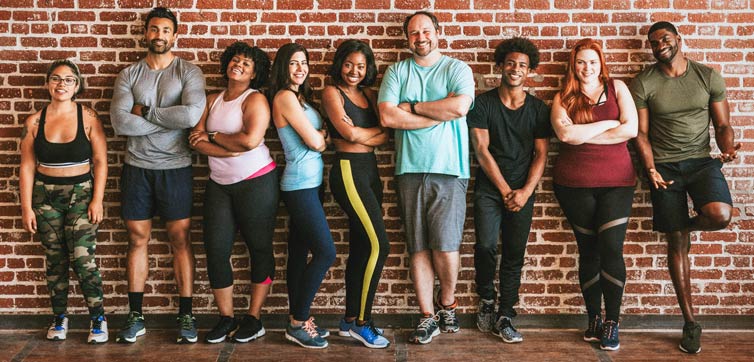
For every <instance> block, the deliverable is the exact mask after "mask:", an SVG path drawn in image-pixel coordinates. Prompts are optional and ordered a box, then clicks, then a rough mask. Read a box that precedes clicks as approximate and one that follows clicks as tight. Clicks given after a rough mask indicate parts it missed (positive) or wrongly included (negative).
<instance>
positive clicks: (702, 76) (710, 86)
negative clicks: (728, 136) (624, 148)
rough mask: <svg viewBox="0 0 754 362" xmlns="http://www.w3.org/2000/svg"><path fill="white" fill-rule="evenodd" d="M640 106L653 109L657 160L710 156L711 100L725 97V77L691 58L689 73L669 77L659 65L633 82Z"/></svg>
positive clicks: (651, 128)
mask: <svg viewBox="0 0 754 362" xmlns="http://www.w3.org/2000/svg"><path fill="white" fill-rule="evenodd" d="M631 94H632V95H633V98H634V103H635V104H636V108H638V109H642V108H648V109H649V142H650V143H651V144H652V154H653V155H654V160H655V162H657V163H662V162H678V161H683V160H688V159H692V158H703V157H709V153H710V151H711V148H710V133H709V125H710V107H709V105H710V102H721V101H723V100H724V99H725V80H723V77H722V76H721V75H720V73H718V72H717V71H715V70H714V69H712V68H710V67H707V66H705V65H702V64H700V63H697V62H695V61H693V60H690V59H689V60H688V68H687V69H686V73H684V74H683V75H681V76H679V77H669V76H667V75H665V73H663V72H662V70H661V69H659V68H658V67H657V65H656V64H655V65H651V66H649V67H647V69H645V70H644V71H643V72H641V73H640V74H639V75H637V76H636V78H635V79H634V80H633V81H632V82H631Z"/></svg>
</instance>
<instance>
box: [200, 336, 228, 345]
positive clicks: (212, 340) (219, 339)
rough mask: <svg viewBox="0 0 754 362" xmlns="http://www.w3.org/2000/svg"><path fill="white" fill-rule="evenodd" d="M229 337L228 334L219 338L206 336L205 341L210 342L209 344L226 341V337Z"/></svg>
mask: <svg viewBox="0 0 754 362" xmlns="http://www.w3.org/2000/svg"><path fill="white" fill-rule="evenodd" d="M227 337H228V336H222V337H220V338H217V339H209V338H204V341H205V342H207V343H209V344H216V343H222V342H225V339H226V338H227Z"/></svg>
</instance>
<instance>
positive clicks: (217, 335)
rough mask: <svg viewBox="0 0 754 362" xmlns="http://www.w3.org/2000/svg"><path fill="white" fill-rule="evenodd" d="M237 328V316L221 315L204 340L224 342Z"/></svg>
mask: <svg viewBox="0 0 754 362" xmlns="http://www.w3.org/2000/svg"><path fill="white" fill-rule="evenodd" d="M236 328H238V323H236V319H235V318H233V317H228V316H223V315H221V316H220V320H219V321H217V324H216V325H215V327H213V328H212V330H211V331H209V332H207V335H206V336H204V341H205V342H207V343H220V342H223V341H225V338H226V337H228V336H229V335H231V334H232V333H233V331H235V330H236Z"/></svg>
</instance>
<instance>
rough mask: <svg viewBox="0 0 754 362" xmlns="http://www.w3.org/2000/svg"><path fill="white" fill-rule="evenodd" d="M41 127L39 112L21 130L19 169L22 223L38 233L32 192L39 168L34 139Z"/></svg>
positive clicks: (25, 228)
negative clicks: (36, 171) (37, 168)
mask: <svg viewBox="0 0 754 362" xmlns="http://www.w3.org/2000/svg"><path fill="white" fill-rule="evenodd" d="M38 126H39V112H37V113H35V114H34V115H32V116H30V117H29V118H27V119H26V122H24V126H23V128H22V129H21V145H20V148H21V167H20V169H19V177H18V178H19V180H18V186H19V189H20V193H21V195H20V196H21V221H22V223H23V226H24V230H26V231H28V232H30V233H32V234H33V233H36V232H37V217H36V215H34V210H33V209H32V207H31V198H32V191H33V188H34V170H35V168H36V166H37V156H36V154H35V153H34V137H35V135H36V134H37V129H38Z"/></svg>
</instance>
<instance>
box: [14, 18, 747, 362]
mask: <svg viewBox="0 0 754 362" xmlns="http://www.w3.org/2000/svg"><path fill="white" fill-rule="evenodd" d="M177 28H178V23H177V19H176V17H175V15H174V14H173V13H172V12H171V11H170V10H168V9H166V8H155V9H153V10H152V11H151V12H150V13H149V14H148V16H147V17H146V24H145V39H146V44H147V46H148V53H147V56H146V57H145V58H144V59H142V60H141V61H139V62H137V63H135V64H133V65H131V66H129V67H127V68H125V69H124V70H123V71H122V72H121V73H120V74H119V76H118V78H117V80H116V84H115V89H114V93H113V100H112V103H111V111H110V116H111V121H112V127H113V129H114V130H115V133H116V134H118V135H121V136H127V138H128V143H127V153H126V158H125V161H124V165H123V170H122V174H121V178H120V188H121V216H122V218H123V219H124V220H125V224H126V228H127V230H128V235H129V250H128V255H127V268H126V270H127V275H128V300H129V314H128V318H127V322H126V324H125V326H124V327H123V328H122V329H121V330H120V331H119V332H118V334H117V337H116V340H117V341H118V342H125V343H132V342H135V341H136V339H137V337H139V336H142V335H144V334H145V333H146V329H145V320H144V315H143V311H142V301H143V298H144V290H145V283H146V279H147V275H148V265H149V264H148V255H147V244H148V241H149V239H150V234H151V227H152V218H153V216H154V215H159V216H160V218H161V219H162V220H163V221H164V222H165V227H166V229H167V235H168V239H169V241H170V246H171V248H172V252H173V256H174V260H173V268H174V272H175V277H176V282H177V286H178V288H177V289H178V293H179V313H178V314H179V317H178V330H179V332H178V335H177V341H178V342H179V343H193V342H196V341H197V340H198V334H197V329H196V321H195V319H194V317H193V314H192V294H193V282H194V255H193V251H192V248H191V244H190V241H189V237H188V235H189V226H190V216H191V206H192V182H193V180H192V168H191V152H192V149H193V150H194V151H196V152H199V153H201V154H204V155H206V156H208V161H209V169H210V174H209V180H208V181H207V184H206V189H205V192H204V206H203V229H204V232H203V235H204V245H205V250H206V254H207V273H208V276H209V281H210V287H211V288H212V292H213V294H214V300H215V303H216V305H217V308H218V311H219V315H220V317H219V319H218V322H217V324H216V325H215V326H214V327H213V328H212V329H211V330H210V331H209V332H208V333H207V334H206V336H205V341H206V342H208V343H219V342H222V341H224V340H225V339H226V338H232V339H233V340H234V341H236V342H248V341H251V340H253V339H256V338H259V337H261V336H263V335H264V334H265V329H264V327H263V325H262V321H261V320H262V316H261V309H262V307H263V305H264V302H265V298H266V296H267V294H268V293H269V290H270V286H271V283H272V281H273V279H274V275H275V261H274V256H273V248H272V239H273V234H274V229H275V221H276V214H277V208H278V203H279V199H282V201H283V202H284V204H285V205H286V209H287V212H288V215H289V225H288V227H289V233H288V262H287V270H286V279H287V289H288V298H289V305H290V311H289V323H288V324H287V327H286V329H285V337H286V338H287V339H288V340H290V341H292V342H294V343H296V344H299V345H301V346H303V347H307V348H325V347H327V346H328V342H327V337H328V336H329V334H330V333H329V331H328V330H327V329H324V328H321V327H318V326H317V325H316V324H315V322H314V318H313V317H312V316H311V313H310V308H311V305H312V302H313V300H314V298H315V295H316V293H317V291H318V290H319V287H320V284H321V282H322V280H323V279H324V277H325V274H326V273H327V271H328V269H329V268H330V266H331V265H332V263H333V262H334V260H335V256H336V252H335V246H334V243H333V239H332V235H331V233H330V229H329V226H328V224H327V219H326V215H325V210H324V209H323V207H322V187H321V186H322V184H323V178H324V163H323V160H322V152H323V151H324V150H325V149H326V148H327V146H328V144H332V145H333V146H334V148H335V151H336V153H335V158H334V161H333V165H332V169H331V171H330V179H329V185H330V189H331V192H332V194H333V196H334V198H335V200H336V201H337V202H338V204H339V205H340V206H341V208H342V209H343V210H344V211H345V213H346V214H347V215H348V218H349V234H348V235H349V254H348V262H347V266H346V277H345V285H346V299H345V304H346V305H345V314H344V317H343V319H342V320H341V321H340V324H339V328H338V334H339V335H341V336H351V337H353V338H355V339H357V340H359V341H360V342H362V343H363V344H364V345H365V346H367V347H370V348H385V347H387V346H389V344H390V342H389V340H388V339H387V338H386V337H385V336H384V335H383V331H382V330H381V329H380V328H377V327H376V326H375V325H374V323H373V321H372V316H371V309H372V304H373V302H374V298H375V292H376V290H377V286H378V284H379V279H380V275H381V272H382V268H383V266H384V263H385V260H386V258H387V256H388V253H389V241H388V237H387V233H386V231H385V225H384V222H383V218H382V215H383V212H382V197H383V195H382V193H383V188H384V186H383V184H382V182H381V181H380V178H379V173H378V169H377V159H376V157H375V154H374V149H375V147H377V146H380V145H382V144H384V143H385V142H387V141H388V137H389V132H388V130H387V129H388V128H392V129H394V130H395V134H394V139H395V148H396V152H395V157H396V162H395V175H396V176H395V181H396V188H397V195H398V201H399V209H400V213H401V218H402V220H403V225H404V228H405V231H406V235H405V239H406V245H407V250H408V252H409V254H410V271H411V277H412V280H413V284H414V288H415V291H416V300H417V303H418V307H419V310H420V312H421V314H422V316H421V318H420V319H419V321H418V324H417V326H416V328H415V330H414V331H413V332H412V333H411V335H410V337H409V339H410V341H411V342H414V343H419V344H426V343H429V342H431V341H432V339H433V337H436V336H438V335H439V334H440V332H441V331H442V332H450V333H452V332H457V331H459V329H460V326H459V323H458V318H457V316H456V312H455V311H456V306H457V301H456V298H455V288H456V282H457V277H458V271H459V264H460V253H459V249H460V244H461V240H462V233H463V225H464V220H465V213H466V190H467V186H468V180H469V178H470V176H471V175H470V167H469V148H470V146H471V147H473V148H474V150H475V154H476V157H477V160H478V161H479V165H480V167H479V168H478V170H477V174H476V183H475V190H474V226H475V233H476V245H475V255H474V261H475V267H476V286H477V293H478V294H479V298H480V302H479V311H478V315H477V326H478V327H479V329H480V330H482V331H485V332H492V333H494V334H496V335H499V336H500V337H501V338H502V339H503V341H505V342H508V343H516V342H521V341H522V340H523V336H522V335H521V333H520V332H519V331H518V330H516V329H515V327H514V325H513V318H514V317H515V316H516V311H515V309H514V306H515V305H516V304H517V302H518V299H519V297H518V295H519V292H518V290H519V286H520V280H521V270H522V267H523V261H524V253H525V250H526V244H527V241H528V238H529V233H530V229H531V223H532V217H533V206H534V199H535V197H534V194H535V190H536V187H537V185H538V184H539V181H540V178H541V176H542V174H543V172H544V169H545V163H546V158H547V152H548V144H549V139H550V137H551V135H552V134H553V131H554V134H555V135H556V136H557V138H558V139H560V140H561V143H560V149H559V150H560V152H559V155H558V158H557V160H556V163H555V165H554V167H553V183H554V186H553V187H554V191H555V195H556V197H557V199H558V201H559V203H560V205H561V207H562V209H563V212H564V214H565V216H566V218H567V219H568V222H569V224H570V225H571V227H572V228H573V232H574V235H575V238H576V241H577V245H578V250H579V282H580V286H581V290H582V293H583V297H584V301H585V304H586V310H587V315H588V319H587V325H588V327H587V329H586V331H585V333H584V340H585V341H589V342H599V343H600V346H601V348H602V349H606V350H616V349H618V348H619V346H620V344H619V338H618V326H619V322H620V305H621V299H622V295H623V289H624V284H625V281H626V270H625V264H624V260H623V251H622V250H623V241H624V238H625V234H626V229H627V226H628V221H629V216H630V213H631V204H632V199H633V193H634V187H635V182H636V173H635V171H634V168H633V164H632V161H631V157H630V154H629V152H628V149H627V142H628V141H629V140H631V139H634V138H636V145H637V153H638V155H639V157H640V158H641V161H642V163H643V164H644V166H645V167H646V171H647V172H646V174H647V176H648V177H649V180H650V183H651V185H652V187H651V189H652V191H651V192H652V202H653V206H654V209H655V214H654V228H655V230H658V231H660V232H663V233H666V234H667V239H668V265H669V269H670V274H671V277H672V279H673V284H674V286H675V289H676V294H677V296H678V300H679V304H680V305H681V311H682V312H683V315H684V319H685V320H686V325H685V326H684V328H683V339H682V340H681V343H680V348H681V349H682V350H683V351H685V352H689V353H696V352H699V351H700V350H701V347H700V342H699V338H700V334H701V327H700V326H699V325H698V324H697V323H696V322H695V321H694V316H693V313H692V308H691V297H690V290H691V287H690V282H689V261H688V251H689V246H690V242H689V232H690V231H693V230H712V229H719V228H723V227H725V226H726V225H727V224H728V223H729V221H730V213H731V205H732V201H731V197H730V192H729V190H728V187H727V184H726V182H725V179H724V178H723V176H722V173H721V172H720V168H721V165H722V163H721V161H722V162H727V161H731V160H733V159H735V158H736V151H737V149H738V148H739V147H740V145H734V142H733V131H732V129H731V127H730V125H729V122H728V117H729V115H728V113H729V112H728V106H727V101H726V99H725V85H724V82H723V80H722V77H721V76H720V74H719V73H717V72H716V71H714V70H712V69H711V68H708V67H706V66H703V65H701V64H699V63H696V62H694V61H691V60H688V59H686V58H685V57H684V56H683V54H682V53H681V52H680V36H679V35H678V32H677V31H676V29H675V27H674V26H673V25H672V24H670V23H667V22H659V23H656V24H654V25H653V26H652V27H651V28H650V29H649V32H648V38H649V42H650V45H651V47H652V51H653V54H654V55H655V58H656V59H657V60H658V62H657V63H656V64H655V65H652V66H649V67H648V68H647V69H646V70H645V71H644V72H643V73H641V74H640V75H639V76H638V77H637V78H636V79H635V80H634V81H633V82H632V86H631V89H630V90H629V87H627V86H626V85H625V84H624V83H623V82H622V81H620V80H616V79H611V78H610V77H609V72H608V70H607V66H606V64H605V57H604V54H603V53H602V49H601V46H600V43H599V42H597V41H594V40H592V39H583V40H581V41H579V42H578V43H576V45H575V46H574V48H573V49H572V51H571V53H570V58H569V62H568V69H567V72H566V75H565V78H564V82H563V89H562V90H561V91H560V92H559V93H558V94H557V95H556V97H555V99H554V101H553V105H552V111H550V109H548V107H547V106H546V105H545V103H544V102H543V101H542V100H540V99H537V98H536V97H534V96H532V95H531V94H529V93H527V92H526V91H525V83H526V80H527V77H528V74H529V72H530V71H532V70H534V69H535V68H536V67H537V65H538V63H539V51H538V49H537V48H536V46H535V45H534V44H533V43H532V42H531V41H529V40H528V39H525V38H520V37H514V38H511V39H507V40H505V41H503V42H501V43H500V44H499V45H498V46H497V48H496V50H495V63H496V65H497V66H498V67H499V69H500V70H501V71H502V75H501V82H500V86H499V87H497V88H495V89H492V90H490V91H487V92H485V93H483V94H480V95H479V96H476V97H475V84H474V78H473V74H472V71H471V68H470V67H469V66H468V65H466V64H465V63H463V62H462V61H459V60H456V59H453V58H451V57H448V56H445V55H442V54H441V53H440V52H439V50H438V43H439V29H440V27H439V24H438V21H437V18H436V17H435V16H434V15H433V14H432V13H430V12H426V11H419V12H416V13H414V14H412V15H409V16H408V17H406V19H405V22H404V23H403V30H404V33H405V35H406V37H407V40H408V48H409V50H410V51H411V53H412V56H411V57H409V58H407V59H405V60H403V61H400V62H398V63H396V64H393V65H391V66H390V67H388V69H387V71H386V72H385V74H384V77H383V79H382V84H381V86H380V89H379V93H377V92H375V91H373V90H372V89H370V88H369V87H370V86H372V85H373V84H374V83H375V80H376V78H377V68H376V65H375V58H374V54H373V53H372V50H371V49H370V48H369V46H368V45H367V44H366V43H364V42H361V41H357V40H347V41H344V42H342V43H341V44H340V45H339V46H338V49H337V51H336V53H335V56H334V59H333V64H332V66H331V67H330V69H329V71H328V75H329V76H330V79H331V84H330V85H328V86H326V87H325V88H324V90H323V91H322V97H321V99H322V104H321V107H317V106H316V105H315V103H314V102H313V100H312V89H311V87H310V85H309V81H308V79H309V77H308V76H309V55H308V52H307V50H306V49H305V48H304V47H303V46H301V45H299V44H296V43H290V44H286V45H284V46H282V47H281V48H280V49H279V50H278V51H277V53H276V56H275V59H274V62H272V65H270V63H271V62H270V59H269V58H268V56H267V54H266V53H265V52H263V51H262V50H260V49H259V48H257V47H251V46H249V45H248V44H246V43H243V42H237V43H234V44H232V45H230V46H229V47H227V48H226V49H225V51H224V52H223V54H222V55H221V57H220V73H221V74H222V76H223V78H224V79H225V80H226V81H227V86H226V88H225V89H224V90H222V91H221V92H219V93H213V94H210V95H209V96H206V95H205V91H204V77H203V75H202V72H201V70H200V69H199V68H198V67H197V66H195V65H193V64H191V63H190V62H188V61H185V60H183V59H181V58H178V57H176V56H175V55H174V54H173V53H172V52H171V48H172V46H173V44H174V42H175V40H176V36H177V34H176V30H177ZM46 79H47V82H46V84H47V87H48V90H49V93H50V97H51V102H50V104H49V105H48V106H47V107H45V108H44V109H43V110H41V111H40V112H37V113H35V114H34V115H32V116H31V117H29V118H28V119H27V120H26V124H25V126H24V128H23V131H22V135H21V172H20V188H21V206H22V218H23V225H24V228H25V229H26V230H28V231H30V232H35V233H38V235H39V238H40V240H41V242H42V244H43V246H44V247H45V253H46V262H47V280H48V289H49V291H50V296H51V301H52V308H53V313H54V315H55V317H54V321H53V323H52V324H51V326H50V328H49V329H48V332H47V338H48V339H51V340H61V339H65V338H66V332H67V329H68V319H67V318H66V305H67V295H68V269H69V266H70V263H71V261H72V262H73V267H74V271H75V272H76V274H77V275H78V277H79V280H80V284H81V289H82V291H83V293H84V295H85V298H86V302H87V305H88V307H89V312H90V315H91V328H90V334H89V337H88V341H89V342H91V343H102V342H106V341H107V340H108V329H107V320H106V318H105V316H104V309H103V300H102V280H101V277H100V274H99V271H98V268H97V264H96V263H95V259H94V254H95V247H96V232H97V226H98V223H99V222H100V221H101V220H102V218H103V207H102V200H103V197H104V188H105V180H106V178H107V155H106V143H105V135H104V131H103V127H102V124H101V123H100V122H99V120H98V118H97V114H96V112H95V111H94V110H92V109H91V108H88V107H84V106H81V105H79V104H77V103H76V102H75V98H76V95H77V94H80V93H81V92H82V91H83V89H84V80H83V78H82V77H81V74H80V72H79V70H78V68H77V67H76V65H75V64H74V63H72V62H71V61H69V60H61V61H56V62H54V63H53V64H52V66H51V67H50V69H49V71H48V74H47V78H46ZM265 86H266V90H267V92H266V94H264V93H263V92H262V91H260V89H261V88H263V87H265ZM318 108H320V109H321V110H322V112H320V111H318ZM637 109H638V111H637ZM323 116H324V117H323ZM710 120H711V121H712V124H713V126H714V128H715V136H716V139H717V144H718V146H719V148H720V150H721V151H722V156H721V157H720V159H719V160H718V159H713V158H710V155H709V153H710V136H709V132H708V127H709V123H710ZM270 121H272V123H273V124H274V127H275V129H276V130H277V134H278V137H279V139H280V142H281V144H282V146H283V151H284V154H285V160H286V165H285V168H284V170H283V172H282V176H279V174H278V172H277V166H276V164H275V161H274V160H273V158H272V157H271V155H270V151H269V149H268V148H267V146H265V143H264V141H265V140H264V137H265V133H266V132H267V129H268V128H269V125H270ZM469 134H471V142H469ZM470 143H471V144H470ZM687 193H688V194H690V195H691V197H692V199H693V201H694V205H695V209H696V216H694V217H693V218H689V216H688V209H687V205H686V194H687ZM237 229H238V230H239V231H240V234H241V236H242V239H243V240H244V242H245V243H246V245H247V247H248V250H249V255H250V264H251V268H250V269H251V270H250V275H251V278H250V279H251V296H250V303H249V308H248V311H247V312H246V313H245V314H244V315H243V316H242V317H236V316H235V315H234V307H233V268H232V265H231V262H230V257H231V254H232V249H233V243H234V239H235V233H236V230H237ZM498 238H500V239H501V240H502V253H501V254H502V256H501V260H500V267H499V278H500V282H499V292H496V288H495V283H494V280H495V271H496V270H495V269H496V266H497V264H496V258H497V254H498V250H497V241H498ZM436 277H437V279H439V285H440V287H439V290H438V291H437V295H436V297H435V296H433V292H434V283H435V278H436ZM496 298H497V299H498V301H497V302H496V301H495V299H496ZM603 300H604V309H605V313H604V317H603V316H602V305H603Z"/></svg>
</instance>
